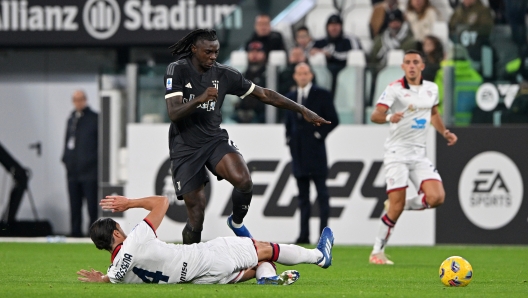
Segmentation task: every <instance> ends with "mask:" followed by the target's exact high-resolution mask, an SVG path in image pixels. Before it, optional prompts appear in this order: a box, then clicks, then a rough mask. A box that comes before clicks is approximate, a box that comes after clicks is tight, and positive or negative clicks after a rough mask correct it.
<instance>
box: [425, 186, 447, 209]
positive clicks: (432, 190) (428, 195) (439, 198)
mask: <svg viewBox="0 0 528 298" xmlns="http://www.w3.org/2000/svg"><path fill="white" fill-rule="evenodd" d="M421 189H422V191H423V192H424V194H425V201H426V202H427V205H428V206H429V208H436V207H438V206H440V205H442V204H443V203H444V199H445V190H444V185H443V184H442V181H439V180H426V181H424V182H423V183H422V187H421Z"/></svg>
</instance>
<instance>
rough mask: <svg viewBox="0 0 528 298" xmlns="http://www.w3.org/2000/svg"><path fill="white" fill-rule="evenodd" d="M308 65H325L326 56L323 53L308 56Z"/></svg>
mask: <svg viewBox="0 0 528 298" xmlns="http://www.w3.org/2000/svg"><path fill="white" fill-rule="evenodd" d="M308 62H309V63H310V65H313V66H315V65H323V66H326V56H325V55H324V54H323V53H317V54H315V55H311V56H310V57H308Z"/></svg>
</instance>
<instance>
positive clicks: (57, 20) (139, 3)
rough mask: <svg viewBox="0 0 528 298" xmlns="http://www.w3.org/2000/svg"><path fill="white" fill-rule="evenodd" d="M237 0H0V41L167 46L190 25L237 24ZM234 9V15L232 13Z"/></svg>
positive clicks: (232, 26)
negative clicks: (223, 21)
mask: <svg viewBox="0 0 528 298" xmlns="http://www.w3.org/2000/svg"><path fill="white" fill-rule="evenodd" d="M238 2H239V1H238V0H178V1H172V0H126V1H125V0H87V1H75V0H2V1H0V45H3V46H60V45H75V46H79V45H82V46H90V45H93V46H101V45H153V44H167V43H171V42H174V41H177V40H178V39H180V38H182V37H183V36H184V35H185V34H187V33H188V32H190V31H191V30H194V29H196V28H213V26H215V25H217V24H220V23H221V22H222V20H224V19H225V23H224V24H225V27H226V28H229V29H237V28H241V27H242V11H241V10H240V9H239V10H237V8H238V5H237V4H238ZM233 12H234V13H233Z"/></svg>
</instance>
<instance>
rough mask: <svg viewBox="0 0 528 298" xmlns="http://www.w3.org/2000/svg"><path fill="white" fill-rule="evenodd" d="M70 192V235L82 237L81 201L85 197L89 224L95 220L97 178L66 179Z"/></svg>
mask: <svg viewBox="0 0 528 298" xmlns="http://www.w3.org/2000/svg"><path fill="white" fill-rule="evenodd" d="M68 192H69V194H70V216H71V236H73V237H82V236H83V234H82V229H81V225H82V203H83V199H84V198H86V203H87V207H88V214H89V216H90V225H91V224H92V223H94V222H95V221H96V220H97V216H98V214H97V180H87V181H79V180H76V179H71V178H70V179H68Z"/></svg>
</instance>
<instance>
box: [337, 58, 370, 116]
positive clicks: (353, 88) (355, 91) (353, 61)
mask: <svg viewBox="0 0 528 298" xmlns="http://www.w3.org/2000/svg"><path fill="white" fill-rule="evenodd" d="M365 66H366V59H365V53H364V52H363V51H359V50H352V51H349V52H348V57H347V66H346V67H345V68H344V69H343V70H341V71H340V72H339V74H338V75H337V84H336V90H335V96H334V104H335V106H336V110H337V115H338V116H339V122H340V123H341V124H361V123H363V119H362V118H363V117H362V115H363V103H364V93H363V89H364V86H365V81H364V70H365Z"/></svg>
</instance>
